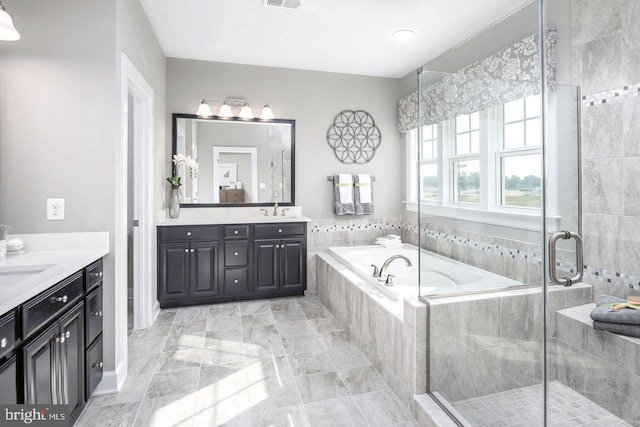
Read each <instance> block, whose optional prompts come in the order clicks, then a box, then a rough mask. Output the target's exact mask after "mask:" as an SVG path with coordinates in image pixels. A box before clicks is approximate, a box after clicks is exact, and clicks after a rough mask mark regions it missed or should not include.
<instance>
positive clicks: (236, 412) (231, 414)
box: [192, 406, 252, 427]
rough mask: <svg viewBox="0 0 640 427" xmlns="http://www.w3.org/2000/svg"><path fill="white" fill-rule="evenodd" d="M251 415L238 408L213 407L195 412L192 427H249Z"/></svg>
mask: <svg viewBox="0 0 640 427" xmlns="http://www.w3.org/2000/svg"><path fill="white" fill-rule="evenodd" d="M251 425H252V424H251V413H250V412H249V410H248V409H242V410H241V409H239V407H226V406H225V407H213V408H208V409H204V410H202V411H197V412H196V415H195V417H193V424H192V426H193V427H249V426H251Z"/></svg>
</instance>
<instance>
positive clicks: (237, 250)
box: [224, 241, 249, 267]
mask: <svg viewBox="0 0 640 427" xmlns="http://www.w3.org/2000/svg"><path fill="white" fill-rule="evenodd" d="M248 261H249V242H247V241H243V242H225V244H224V266H225V267H235V266H239V265H247V263H248Z"/></svg>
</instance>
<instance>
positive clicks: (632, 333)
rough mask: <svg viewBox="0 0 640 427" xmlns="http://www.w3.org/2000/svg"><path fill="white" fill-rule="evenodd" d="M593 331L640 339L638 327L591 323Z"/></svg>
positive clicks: (639, 328)
mask: <svg viewBox="0 0 640 427" xmlns="http://www.w3.org/2000/svg"><path fill="white" fill-rule="evenodd" d="M593 329H596V330H598V331H608V332H613V333H614V334H620V335H626V336H629V337H634V338H640V325H631V324H626V323H609V322H600V321H598V320H594V321H593Z"/></svg>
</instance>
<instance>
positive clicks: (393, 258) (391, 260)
mask: <svg viewBox="0 0 640 427" xmlns="http://www.w3.org/2000/svg"><path fill="white" fill-rule="evenodd" d="M398 258H400V259H403V260H404V262H405V264H407V267H411V266H412V265H413V264H411V260H410V259H409V258H407V257H406V256H404V255H394V256H392V257H389V259H387V260H386V261H385V262H384V263H383V264H382V267H380V276H378V277H382V276H384V273H385V272H386V271H387V268H388V267H389V264H391V263H392V262H393V261H394V260H396V259H398Z"/></svg>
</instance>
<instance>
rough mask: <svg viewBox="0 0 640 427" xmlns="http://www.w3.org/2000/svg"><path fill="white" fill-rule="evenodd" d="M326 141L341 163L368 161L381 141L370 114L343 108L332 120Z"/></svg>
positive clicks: (378, 130) (380, 135)
mask: <svg viewBox="0 0 640 427" xmlns="http://www.w3.org/2000/svg"><path fill="white" fill-rule="evenodd" d="M327 142H328V143H329V145H330V146H331V148H333V151H334V153H335V155H336V157H337V158H338V160H340V161H341V162H342V163H347V164H350V163H368V162H370V161H371V159H373V156H374V155H375V154H376V149H377V148H378V147H379V146H380V143H381V142H382V134H381V133H380V129H378V127H377V126H376V123H375V122H374V120H373V117H371V114H369V113H367V112H366V111H362V110H358V111H351V110H345V111H342V112H341V113H339V114H338V115H337V116H336V118H335V119H334V120H333V124H332V125H331V127H330V128H329V130H328V131H327Z"/></svg>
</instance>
